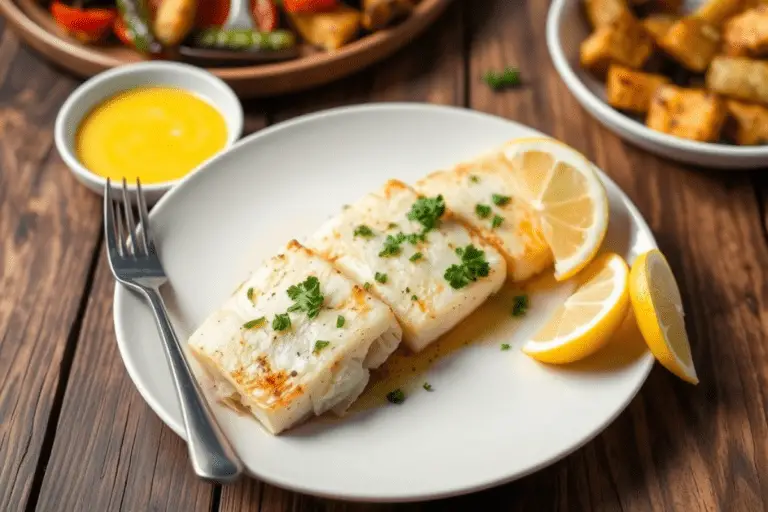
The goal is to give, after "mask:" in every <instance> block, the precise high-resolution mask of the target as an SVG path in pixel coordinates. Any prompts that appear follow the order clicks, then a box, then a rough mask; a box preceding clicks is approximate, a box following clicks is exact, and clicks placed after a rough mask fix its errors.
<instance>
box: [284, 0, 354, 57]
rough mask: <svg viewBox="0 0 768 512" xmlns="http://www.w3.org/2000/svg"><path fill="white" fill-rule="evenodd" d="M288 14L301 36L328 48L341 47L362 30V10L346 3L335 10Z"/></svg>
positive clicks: (313, 43)
mask: <svg viewBox="0 0 768 512" xmlns="http://www.w3.org/2000/svg"><path fill="white" fill-rule="evenodd" d="M288 16H289V19H290V21H291V23H292V24H293V26H294V27H295V28H296V30H297V31H298V32H299V34H300V35H301V37H303V38H304V39H305V40H306V41H307V42H308V43H309V44H312V45H314V46H319V47H321V48H325V49H326V50H337V49H339V48H341V47H342V46H344V45H345V44H346V43H348V42H349V41H351V40H352V39H354V38H355V36H357V34H358V32H359V31H360V21H361V20H360V18H361V16H360V11H358V10H356V9H353V8H351V7H348V6H346V5H344V4H340V5H339V6H338V7H337V8H336V9H334V10H333V11H328V12H317V13H302V14H296V13H289V14H288Z"/></svg>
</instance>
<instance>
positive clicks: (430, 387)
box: [421, 382, 435, 392]
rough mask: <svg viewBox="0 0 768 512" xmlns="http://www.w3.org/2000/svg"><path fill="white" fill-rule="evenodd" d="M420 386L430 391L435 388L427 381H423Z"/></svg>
mask: <svg viewBox="0 0 768 512" xmlns="http://www.w3.org/2000/svg"><path fill="white" fill-rule="evenodd" d="M421 387H423V388H424V389H425V390H427V391H430V392H432V391H434V390H435V389H434V388H433V387H432V384H430V383H429V382H425V383H424V385H423V386H421Z"/></svg>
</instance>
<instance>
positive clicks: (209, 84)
mask: <svg viewBox="0 0 768 512" xmlns="http://www.w3.org/2000/svg"><path fill="white" fill-rule="evenodd" d="M149 86H168V87H178V88H180V89H184V90H187V91H189V92H191V93H194V94H196V95H197V96H200V97H201V98H203V99H205V100H206V101H208V102H209V103H210V104H211V105H213V107H214V108H216V109H217V110H218V111H219V112H220V113H221V115H222V116H223V117H224V121H225V123H226V126H227V141H226V144H225V146H224V150H226V149H228V148H229V147H230V146H231V145H232V144H234V142H235V141H236V140H237V139H238V138H240V135H241V133H242V131H243V107H242V105H240V101H239V100H238V99H237V96H236V95H235V93H234V91H232V89H230V87H229V86H228V85H227V84H225V83H224V82H223V81H222V80H220V79H219V78H217V77H215V76H213V75H212V74H211V73H209V72H207V71H205V70H203V69H200V68H197V67H194V66H190V65H187V64H180V63H178V62H161V61H156V62H140V63H136V64H127V65H124V66H120V67H118V68H114V69H111V70H109V71H105V72H103V73H100V74H98V75H96V76H94V77H93V78H91V79H90V80H88V81H86V82H85V83H83V84H82V85H81V86H80V87H78V88H77V89H75V91H74V92H73V93H72V94H71V95H70V96H69V98H67V101H65V102H64V105H62V107H61V110H59V114H58V116H57V117H56V126H55V128H54V139H55V141H56V148H57V149H58V150H59V154H60V155H61V158H62V159H63V160H64V163H66V164H67V166H68V167H69V168H70V170H71V171H72V172H73V173H74V175H75V177H76V178H77V179H78V181H80V182H81V183H82V184H84V185H85V186H86V187H88V188H90V189H91V190H93V191H94V192H97V193H99V194H103V192H104V186H105V185H106V182H107V180H106V179H105V178H102V177H101V176H99V175H97V174H95V173H92V172H91V171H89V170H88V169H86V168H85V167H84V166H83V164H82V163H80V161H79V160H78V158H77V155H76V154H75V133H76V132H77V128H78V127H79V126H80V123H81V122H82V120H83V117H85V116H86V115H87V114H88V113H89V112H90V111H91V110H92V109H93V108H94V107H96V106H97V105H99V104H100V103H102V102H103V101H105V100H107V99H109V98H111V97H112V96H114V95H115V94H118V93H120V92H122V91H126V90H129V89H134V88H136V87H149ZM177 182H178V180H175V181H168V182H163V183H155V184H147V185H142V187H141V188H142V190H143V191H144V193H145V195H146V198H147V201H148V202H150V203H154V202H155V201H157V200H158V199H159V198H160V197H161V196H162V195H163V194H164V193H165V192H166V191H168V190H169V189H170V188H171V187H173V185H174V184H176V183H177ZM113 188H114V189H115V190H118V189H121V188H122V184H121V183H113ZM127 188H128V190H129V192H131V196H133V192H134V191H135V189H136V184H135V183H133V184H130V183H129V184H128V187H127Z"/></svg>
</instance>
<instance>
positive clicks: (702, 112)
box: [646, 85, 726, 142]
mask: <svg viewBox="0 0 768 512" xmlns="http://www.w3.org/2000/svg"><path fill="white" fill-rule="evenodd" d="M725 114H726V109H725V102H724V101H723V100H722V99H721V98H719V97H718V96H717V95H716V94H712V93H710V92H708V91H705V90H701V89H683V88H680V87H676V86H674V85H662V86H660V87H659V88H658V89H657V90H656V94H655V95H654V97H653V100H652V101H651V106H650V109H649V110H648V117H647V118H646V125H647V126H648V127H649V128H652V129H654V130H657V131H660V132H664V133H668V134H670V135H675V136H677V137H682V138H684V139H691V140H697V141H702V142H715V141H717V140H718V139H719V138H720V131H721V129H722V127H723V123H724V121H725Z"/></svg>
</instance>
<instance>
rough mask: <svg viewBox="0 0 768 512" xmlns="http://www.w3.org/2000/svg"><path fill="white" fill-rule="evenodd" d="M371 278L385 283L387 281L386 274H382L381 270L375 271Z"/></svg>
mask: <svg viewBox="0 0 768 512" xmlns="http://www.w3.org/2000/svg"><path fill="white" fill-rule="evenodd" d="M373 278H374V279H376V282H377V283H381V284H385V283H386V282H387V274H382V273H381V272H376V275H374V276H373Z"/></svg>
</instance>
